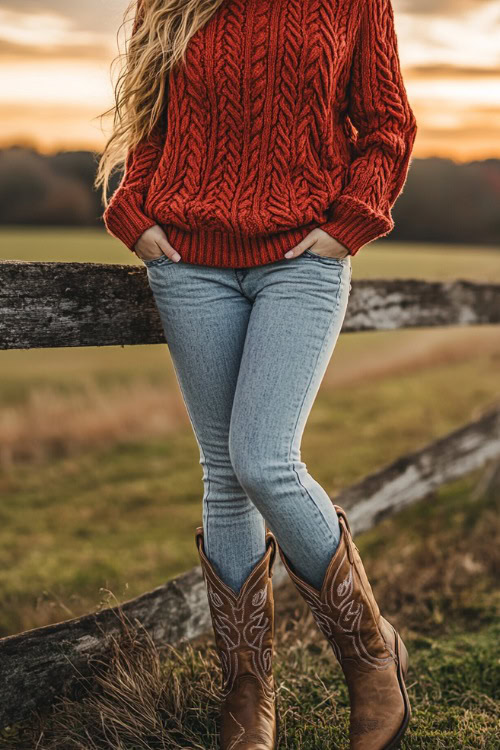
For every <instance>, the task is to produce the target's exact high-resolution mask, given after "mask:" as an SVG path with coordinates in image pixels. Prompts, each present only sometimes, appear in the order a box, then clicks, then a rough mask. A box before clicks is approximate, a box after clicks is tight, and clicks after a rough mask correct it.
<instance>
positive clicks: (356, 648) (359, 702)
mask: <svg viewBox="0 0 500 750" xmlns="http://www.w3.org/2000/svg"><path fill="white" fill-rule="evenodd" d="M335 510H336V511H337V515H338V518H339V523H340V530H341V537H340V543H339V546H338V548H337V549H336V550H335V553H334V555H333V557H332V559H331V560H330V563H329V565H328V568H327V570H326V573H325V577H324V580H323V584H322V587H321V591H318V590H317V589H316V588H314V586H311V585H310V584H309V583H308V582H307V581H304V580H303V579H302V578H300V577H299V576H298V575H297V574H296V573H295V572H294V571H292V569H291V567H290V565H291V563H290V561H289V560H288V559H287V557H286V555H285V553H284V552H283V550H282V549H281V547H280V545H278V549H279V552H280V556H281V559H282V560H283V564H284V565H285V568H286V569H287V571H288V573H289V575H290V577H291V579H292V581H293V582H294V584H295V586H296V588H297V589H298V591H299V593H300V594H301V595H302V597H303V598H304V599H305V601H306V602H307V604H308V605H309V607H310V609H311V612H312V614H313V616H314V619H315V621H316V623H317V625H318V627H319V629H320V630H321V632H322V633H323V634H324V635H325V636H326V638H327V640H328V642H329V644H330V645H331V647H332V649H333V652H334V654H335V656H336V657H337V659H338V661H339V663H340V666H341V667H342V670H343V672H344V675H345V678H346V681H347V686H348V688H349V699H350V704H351V720H350V728H349V736H350V748H351V750H389V748H394V747H396V745H397V744H398V742H399V740H400V739H401V737H402V736H403V734H404V732H405V730H406V728H407V726H408V722H409V720H410V712H411V709H410V702H409V700H408V695H407V693H406V687H405V684H404V679H405V677H406V673H407V670H408V653H407V651H406V648H405V645H404V643H403V641H402V640H401V636H400V635H399V634H398V633H397V632H396V630H395V629H394V628H393V626H392V625H391V624H390V623H389V622H388V621H387V620H386V619H384V618H383V617H381V615H380V611H379V608H378V606H377V602H376V601H375V597H374V595H373V591H372V588H371V586H370V583H369V582H368V578H367V576H366V573H365V570H364V567H363V563H362V562H361V558H360V556H359V550H358V548H357V547H356V545H355V544H354V542H353V540H352V536H351V530H350V528H349V524H348V521H347V517H346V514H345V512H344V511H343V510H342V508H340V507H339V506H338V505H335Z"/></svg>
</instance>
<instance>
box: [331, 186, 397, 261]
mask: <svg viewBox="0 0 500 750" xmlns="http://www.w3.org/2000/svg"><path fill="white" fill-rule="evenodd" d="M331 211H332V216H333V218H332V219H331V220H329V221H327V222H325V223H324V224H321V225H320V229H323V230H324V231H325V232H328V234H329V235H331V236H332V237H333V238H334V239H336V240H338V241H339V242H340V243H342V245H345V247H347V249H348V250H349V252H350V254H351V255H355V254H356V253H357V252H358V250H359V249H360V248H361V247H363V245H366V243H367V242H371V241H372V240H374V239H376V238H377V237H382V236H383V235H385V234H389V232H391V231H392V230H393V229H394V221H393V220H392V217H390V216H389V217H387V216H383V215H382V214H378V213H376V212H375V211H373V209H371V208H370V207H369V206H367V205H366V203H363V202H362V201H360V200H358V199H357V198H354V197H353V196H351V195H341V196H340V197H339V198H337V200H336V201H334V202H333V203H332V205H331Z"/></svg>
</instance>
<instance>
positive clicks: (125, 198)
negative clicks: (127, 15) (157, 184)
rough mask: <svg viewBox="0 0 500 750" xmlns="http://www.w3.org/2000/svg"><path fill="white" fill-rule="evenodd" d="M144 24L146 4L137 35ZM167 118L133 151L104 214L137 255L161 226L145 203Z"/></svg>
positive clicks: (137, 20) (136, 23)
mask: <svg viewBox="0 0 500 750" xmlns="http://www.w3.org/2000/svg"><path fill="white" fill-rule="evenodd" d="M141 20H142V3H141V2H140V3H139V4H138V6H137V11H136V16H135V19H134V25H133V29H132V35H134V34H135V32H136V31H137V29H138V28H139V25H140V23H141ZM164 139H165V132H164V117H162V118H161V119H160V120H159V121H158V123H157V124H156V125H155V127H154V128H153V130H152V132H151V133H150V135H149V137H148V138H145V139H143V140H142V141H141V142H139V143H138V144H137V145H136V146H135V148H134V149H131V150H129V152H128V154H127V158H126V161H125V171H124V175H123V177H122V180H121V182H120V185H119V186H118V188H117V189H116V190H115V192H114V193H113V195H112V197H111V199H110V201H109V203H108V206H107V208H106V210H105V211H104V214H103V217H102V218H103V221H104V224H105V227H106V229H107V230H108V232H109V233H110V234H112V235H113V236H114V237H116V238H117V239H119V240H121V241H122V242H123V243H124V244H125V245H126V246H127V247H128V248H129V250H132V252H134V245H135V243H136V242H137V240H138V239H139V237H140V236H141V234H142V233H143V232H145V231H146V229H149V227H152V226H154V225H155V224H156V223H157V222H156V221H155V220H154V219H152V218H151V217H150V216H147V215H146V214H145V213H144V201H145V198H146V193H147V190H148V188H149V185H150V184H151V180H152V178H153V174H154V171H155V169H156V167H157V165H158V163H159V161H160V158H161V155H162V152H163V146H164Z"/></svg>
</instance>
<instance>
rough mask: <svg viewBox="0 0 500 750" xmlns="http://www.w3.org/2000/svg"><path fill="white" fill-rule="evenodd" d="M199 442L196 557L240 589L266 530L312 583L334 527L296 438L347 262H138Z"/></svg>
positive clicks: (322, 567)
mask: <svg viewBox="0 0 500 750" xmlns="http://www.w3.org/2000/svg"><path fill="white" fill-rule="evenodd" d="M145 265H146V271H147V276H148V282H149V285H150V288H151V291H152V293H153V297H154V301H155V304H156V306H157V309H158V312H159V315H160V318H161V322H162V326H163V330H164V333H165V338H166V341H167V345H168V348H169V351H170V355H171V358H172V361H173V365H174V369H175V373H176V377H177V381H178V384H179V387H180V390H181V394H182V397H183V400H184V404H185V406H186V409H187V412H188V415H189V419H190V422H191V425H192V428H193V431H194V435H195V437H196V441H197V443H198V446H199V453H200V464H201V466H202V470H203V471H202V474H203V476H202V482H203V499H202V524H203V530H204V550H205V554H206V555H207V557H208V558H209V560H210V562H211V564H212V565H213V567H214V569H215V571H216V573H217V575H218V576H219V577H220V578H221V579H222V580H223V581H224V583H226V584H227V585H228V586H230V587H231V588H232V589H233V591H235V593H238V592H239V591H240V589H241V586H242V585H243V583H244V581H245V579H246V578H247V577H248V575H249V573H250V572H251V570H252V568H253V567H254V566H255V565H256V563H257V562H258V561H259V560H260V559H261V558H262V555H263V554H264V553H265V532H266V526H267V527H268V528H269V529H270V530H271V531H272V532H273V534H274V535H275V537H276V539H277V541H278V543H279V544H280V545H281V547H282V549H283V551H284V552H285V554H286V555H287V557H288V559H289V560H290V563H291V566H292V568H293V570H294V571H295V572H296V573H298V574H299V575H301V576H302V577H303V578H304V579H305V580H306V581H307V582H308V583H310V584H311V585H312V586H315V587H316V588H317V589H319V588H321V584H322V581H323V578H324V574H325V571H326V568H327V566H328V563H329V562H330V560H331V557H332V555H333V553H334V552H335V549H336V547H337V545H338V543H339V539H340V529H339V523H338V519H337V514H336V512H335V509H334V506H333V503H332V501H331V499H330V497H329V495H328V493H327V492H326V491H325V490H324V489H323V487H322V486H321V485H320V484H319V483H318V482H317V481H316V480H315V479H314V478H313V477H312V476H311V474H310V473H309V471H308V469H307V467H306V464H305V463H304V461H302V459H301V449H300V445H301V439H302V435H303V432H304V428H305V424H306V421H307V418H308V416H309V413H310V411H311V407H312V405H313V403H314V399H315V397H316V395H317V392H318V390H319V387H320V384H321V381H322V379H323V376H324V374H325V371H326V368H327V366H328V363H329V360H330V358H331V355H332V353H333V350H334V347H335V344H336V341H337V338H338V336H339V333H340V329H341V327H342V323H343V320H344V316H345V311H346V307H347V302H348V298H349V293H350V290H351V274H352V266H351V256H350V255H348V256H346V258H342V259H337V258H327V257H325V256H321V255H319V254H317V253H313V252H312V251H310V250H306V251H305V252H303V253H302V254H301V255H299V256H297V257H295V258H292V259H290V260H288V259H286V258H283V259H282V260H278V261H275V262H272V263H268V264H264V265H259V266H253V267H249V268H248V267H246V268H227V267H214V266H206V265H198V264H192V263H185V262H183V261H182V260H180V261H178V262H175V261H173V260H171V259H170V258H168V257H167V256H165V255H164V256H161V257H160V258H154V259H153V260H149V261H146V262H145Z"/></svg>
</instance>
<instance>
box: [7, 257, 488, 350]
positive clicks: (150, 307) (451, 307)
mask: <svg viewBox="0 0 500 750" xmlns="http://www.w3.org/2000/svg"><path fill="white" fill-rule="evenodd" d="M488 323H490V324H495V323H500V284H487V283H478V282H472V281H466V280H463V279H460V280H458V281H451V282H440V281H420V280H417V279H390V280H386V279H374V280H368V279H358V280H355V281H353V282H352V291H351V295H350V299H349V305H348V307H347V313H346V317H345V320H344V324H343V327H342V332H343V333H348V332H353V331H374V330H388V329H396V328H416V327H422V326H450V325H477V324H488ZM164 342H165V336H164V333H163V329H162V325H161V320H160V316H159V314H158V310H157V309H156V306H155V303H154V300H153V296H152V293H151V290H150V287H149V284H148V280H147V277H146V269H145V268H144V267H143V266H136V265H123V264H120V265H109V264H102V263H35V262H33V263H31V262H24V261H0V349H31V348H44V347H65V346H113V345H115V346H116V345H120V346H125V345H133V344H160V343H164Z"/></svg>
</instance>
